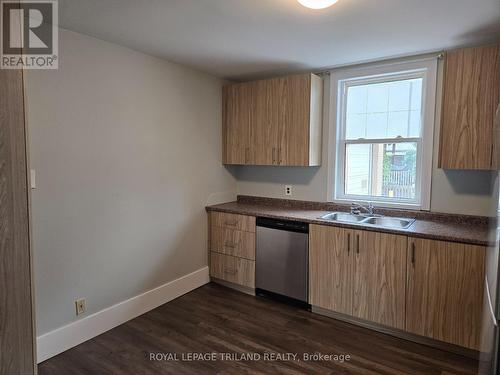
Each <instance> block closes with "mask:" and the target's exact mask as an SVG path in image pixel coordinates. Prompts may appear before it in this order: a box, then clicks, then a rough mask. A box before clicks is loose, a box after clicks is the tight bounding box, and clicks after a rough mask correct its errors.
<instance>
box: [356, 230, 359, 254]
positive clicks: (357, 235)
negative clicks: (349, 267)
mask: <svg viewBox="0 0 500 375" xmlns="http://www.w3.org/2000/svg"><path fill="white" fill-rule="evenodd" d="M356 253H358V254H359V234H356Z"/></svg>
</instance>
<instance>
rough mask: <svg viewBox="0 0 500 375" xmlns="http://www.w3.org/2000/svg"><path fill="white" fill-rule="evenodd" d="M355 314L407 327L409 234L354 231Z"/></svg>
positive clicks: (366, 318) (392, 325)
mask: <svg viewBox="0 0 500 375" xmlns="http://www.w3.org/2000/svg"><path fill="white" fill-rule="evenodd" d="M353 240H354V243H353V247H354V254H355V261H354V297H353V315H354V316H356V317H358V318H361V319H365V320H369V321H371V322H375V323H378V324H382V325H385V326H388V327H394V328H398V329H404V328H405V293H406V292H405V289H406V287H405V284H406V253H407V241H408V239H407V237H405V236H398V235H392V234H385V233H377V232H368V231H355V232H354V238H353Z"/></svg>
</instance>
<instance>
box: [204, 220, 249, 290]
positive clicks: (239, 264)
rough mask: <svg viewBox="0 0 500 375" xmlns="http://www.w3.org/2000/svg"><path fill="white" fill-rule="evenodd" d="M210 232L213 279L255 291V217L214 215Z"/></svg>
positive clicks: (210, 223)
mask: <svg viewBox="0 0 500 375" xmlns="http://www.w3.org/2000/svg"><path fill="white" fill-rule="evenodd" d="M209 229H210V231H209V244H208V245H209V259H210V276H211V277H213V278H215V279H218V280H223V281H227V282H230V283H232V284H236V285H239V286H244V287H248V288H251V289H253V288H255V217H253V216H246V215H236V214H230V213H224V212H212V213H210V215H209Z"/></svg>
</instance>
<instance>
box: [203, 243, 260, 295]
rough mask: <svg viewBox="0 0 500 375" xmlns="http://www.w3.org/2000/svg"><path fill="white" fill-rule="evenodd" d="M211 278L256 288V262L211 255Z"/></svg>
mask: <svg viewBox="0 0 500 375" xmlns="http://www.w3.org/2000/svg"><path fill="white" fill-rule="evenodd" d="M210 276H212V277H215V278H217V279H220V280H225V281H229V282H231V283H234V284H238V285H242V286H246V287H249V288H255V262H254V261H251V260H248V259H243V258H238V257H233V256H231V255H223V254H219V253H214V252H212V253H211V254H210Z"/></svg>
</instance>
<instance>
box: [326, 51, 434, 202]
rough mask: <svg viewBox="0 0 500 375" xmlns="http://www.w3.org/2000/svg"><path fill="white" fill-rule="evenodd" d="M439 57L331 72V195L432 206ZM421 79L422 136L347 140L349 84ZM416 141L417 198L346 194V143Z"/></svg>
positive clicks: (332, 199)
mask: <svg viewBox="0 0 500 375" xmlns="http://www.w3.org/2000/svg"><path fill="white" fill-rule="evenodd" d="M437 63H438V58H437V57H431V58H424V59H418V60H411V61H404V62H397V63H385V64H378V65H372V66H369V67H360V68H345V69H339V70H335V71H332V72H331V74H330V115H329V123H330V124H329V125H330V126H329V134H330V136H329V147H328V188H327V192H328V197H327V201H329V202H337V203H350V202H359V203H365V202H371V203H372V204H374V205H375V206H378V207H395V208H407V209H420V210H429V209H430V198H431V176H432V158H433V154H434V153H433V143H434V123H435V110H436V87H437ZM411 78H422V80H423V81H422V113H423V116H422V124H421V136H420V137H419V138H401V139H399V138H388V139H366V140H356V141H350V140H345V137H344V131H345V118H344V115H345V105H346V103H345V102H346V100H345V99H346V97H347V96H346V95H345V94H346V92H347V87H348V86H349V83H350V84H351V85H352V84H353V83H355V84H357V85H359V84H367V83H375V82H385V81H390V80H400V79H411ZM401 142H416V143H417V172H416V173H417V176H416V181H417V183H416V186H415V190H416V191H415V200H407V199H392V198H387V197H374V196H359V195H346V194H345V193H344V165H345V164H344V158H345V145H346V144H347V143H351V144H352V143H357V144H359V143H368V144H371V143H401Z"/></svg>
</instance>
